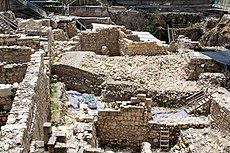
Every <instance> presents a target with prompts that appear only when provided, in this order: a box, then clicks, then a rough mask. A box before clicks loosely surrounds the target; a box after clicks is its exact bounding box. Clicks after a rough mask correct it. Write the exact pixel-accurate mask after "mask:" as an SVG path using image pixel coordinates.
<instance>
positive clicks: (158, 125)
mask: <svg viewBox="0 0 230 153" xmlns="http://www.w3.org/2000/svg"><path fill="white" fill-rule="evenodd" d="M138 97H139V98H138ZM141 98H142V99H141V102H140V103H139V102H138V100H140V96H139V95H138V96H137V98H136V97H133V98H131V102H121V103H120V108H119V109H117V110H114V109H105V110H101V111H99V112H98V121H97V123H96V127H97V136H98V140H99V144H100V145H101V147H103V146H112V147H121V148H125V147H131V148H133V149H135V150H138V149H139V148H140V146H141V143H142V142H149V143H151V145H152V147H153V148H159V144H160V130H161V129H162V128H164V129H167V130H169V144H170V146H172V145H173V144H175V142H176V140H177V138H178V136H179V129H186V128H204V127H207V126H208V125H209V122H208V120H207V118H196V117H187V118H175V119H171V118H152V117H151V109H149V107H148V104H147V103H146V102H147V101H148V102H149V103H151V99H148V98H146V99H145V98H144V97H143V96H141ZM145 100H146V102H145ZM150 108H151V107H150ZM137 152H138V151H137Z"/></svg>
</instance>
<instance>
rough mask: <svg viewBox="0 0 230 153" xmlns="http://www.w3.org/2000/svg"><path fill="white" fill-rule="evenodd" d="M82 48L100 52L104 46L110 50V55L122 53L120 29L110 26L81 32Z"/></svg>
mask: <svg viewBox="0 0 230 153" xmlns="http://www.w3.org/2000/svg"><path fill="white" fill-rule="evenodd" d="M79 37H80V39H81V50H85V51H93V52H95V53H98V54H100V53H101V49H102V47H103V46H106V47H107V48H108V50H109V55H120V48H119V44H118V40H119V37H120V33H119V29H117V28H108V29H98V30H96V31H95V32H94V31H92V32H81V33H80V34H79Z"/></svg>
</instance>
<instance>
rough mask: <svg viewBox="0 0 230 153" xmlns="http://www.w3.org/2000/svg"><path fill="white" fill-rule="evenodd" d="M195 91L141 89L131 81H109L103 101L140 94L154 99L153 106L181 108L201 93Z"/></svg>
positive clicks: (123, 98)
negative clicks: (192, 96)
mask: <svg viewBox="0 0 230 153" xmlns="http://www.w3.org/2000/svg"><path fill="white" fill-rule="evenodd" d="M199 91H200V90H199V89H194V90H192V91H191V90H188V91H186V90H183V91H178V90H153V89H145V90H144V89H140V85H138V84H135V83H133V82H129V81H107V82H106V86H105V88H104V90H102V94H101V95H102V97H103V100H104V101H106V102H114V101H125V100H129V99H130V98H131V97H133V96H135V95H137V94H138V93H143V94H146V95H147V96H148V97H150V98H151V99H152V102H153V105H155V106H161V107H181V106H185V105H187V102H188V101H187V100H186V98H187V97H189V96H191V95H193V94H195V93H197V92H199Z"/></svg>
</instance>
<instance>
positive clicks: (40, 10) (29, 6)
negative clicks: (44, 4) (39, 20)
mask: <svg viewBox="0 0 230 153" xmlns="http://www.w3.org/2000/svg"><path fill="white" fill-rule="evenodd" d="M16 1H18V2H19V3H21V4H23V5H24V6H26V8H27V9H29V10H32V11H34V12H36V13H38V14H39V15H40V16H41V17H44V18H46V17H47V13H46V11H45V10H44V9H43V8H41V7H39V6H38V5H35V4H33V3H31V2H29V1H27V0H16Z"/></svg>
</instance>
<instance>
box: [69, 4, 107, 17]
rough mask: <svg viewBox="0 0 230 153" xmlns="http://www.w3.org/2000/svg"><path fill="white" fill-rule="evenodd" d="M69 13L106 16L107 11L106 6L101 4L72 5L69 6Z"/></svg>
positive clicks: (85, 15)
mask: <svg viewBox="0 0 230 153" xmlns="http://www.w3.org/2000/svg"><path fill="white" fill-rule="evenodd" d="M69 9H70V10H69V12H70V15H73V16H84V17H92V16H94V17H107V16H109V13H108V11H107V7H103V6H84V7H81V6H72V7H70V8H69Z"/></svg>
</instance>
